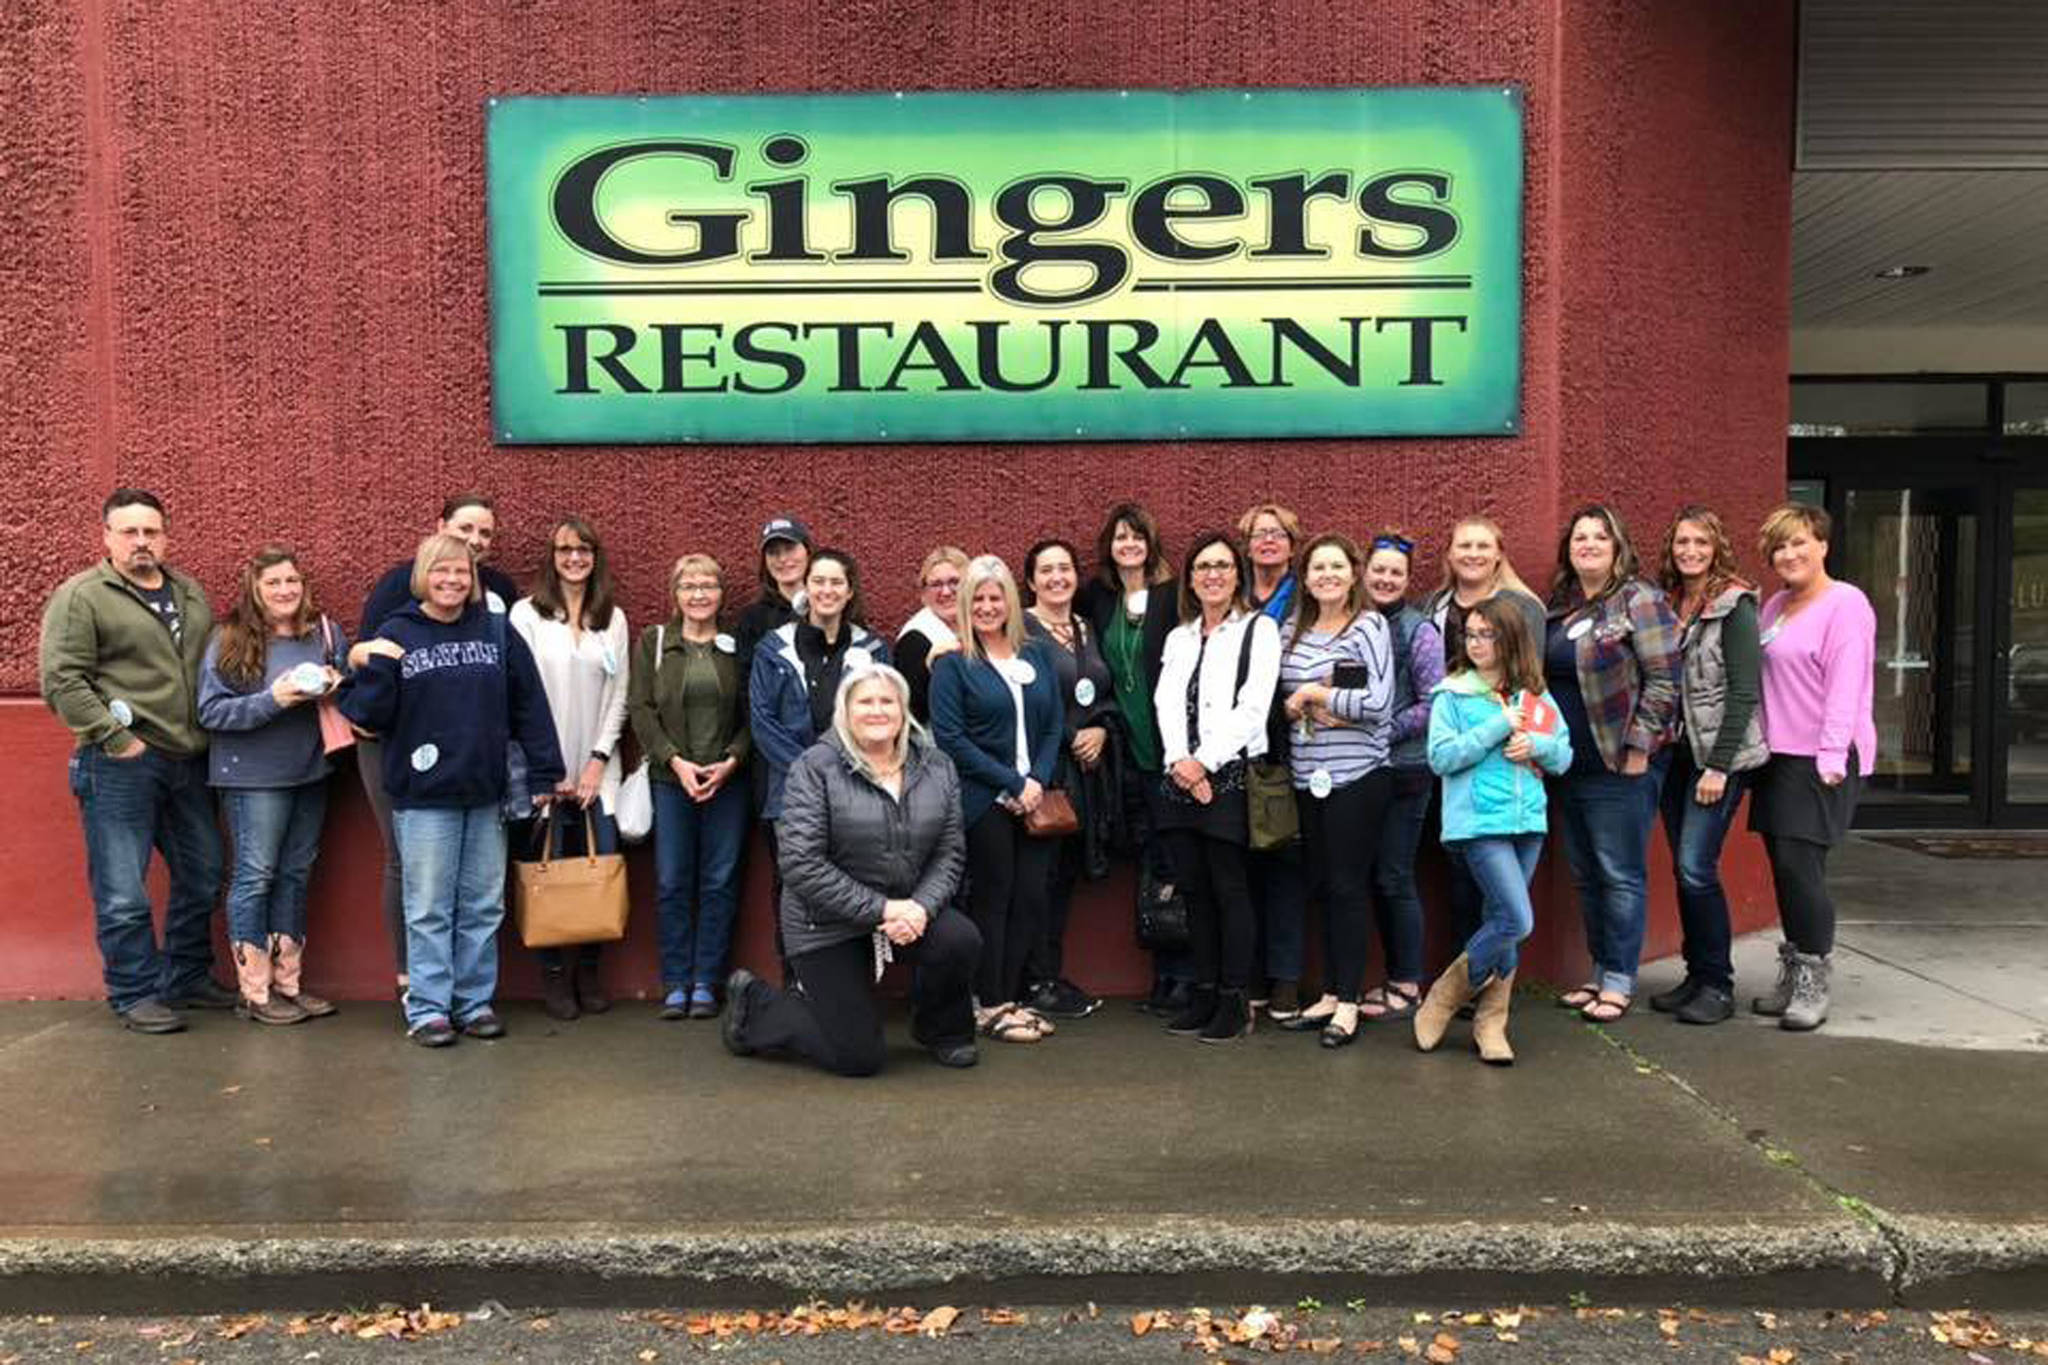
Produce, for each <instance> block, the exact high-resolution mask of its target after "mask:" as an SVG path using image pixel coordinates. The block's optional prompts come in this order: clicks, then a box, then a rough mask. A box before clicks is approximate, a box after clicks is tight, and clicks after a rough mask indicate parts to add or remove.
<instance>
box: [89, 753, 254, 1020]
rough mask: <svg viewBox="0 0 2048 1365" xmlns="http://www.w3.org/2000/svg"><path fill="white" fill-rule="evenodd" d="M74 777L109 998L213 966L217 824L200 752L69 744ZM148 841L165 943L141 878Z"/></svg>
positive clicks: (163, 986)
mask: <svg viewBox="0 0 2048 1365" xmlns="http://www.w3.org/2000/svg"><path fill="white" fill-rule="evenodd" d="M70 778H71V794H72V795H73V796H75V797H77V798H78V814H79V820H80V823H82V824H83V825H84V826H85V865H86V877H87V881H88V882H89V883H90V885H91V887H92V907H93V927H94V932H95V933H96V934H97V935H98V938H99V945H100V963H101V968H102V971H103V972H104V976H105V980H106V983H107V1003H108V1004H109V1005H111V1006H113V1007H114V1009H115V1010H116V1011H121V1010H126V1009H129V1008H132V1007H133V1006H135V1005H138V1004H140V1003H142V1002H143V1001H144V1000H149V999H152V998H158V997H171V998H175V997H177V996H180V995H184V994H186V993H187V992H188V991H190V990H192V989H193V988H194V987H196V986H198V985H199V983H200V982H202V981H204V980H206V979H207V976H208V973H209V972H210V971H211V970H212V967H213V903H214V900H215V899H216V898H217V897H218V896H219V895H220V877H221V850H220V825H219V823H218V822H217V820H216V819H215V816H214V812H213V792H212V791H211V790H210V789H209V788H208V787H207V785H206V758H205V756H204V755H201V756H199V757H197V758H173V757H171V756H170V755H169V754H163V753H158V752H157V751H156V750H155V749H145V750H144V751H143V752H142V754H141V755H140V756H138V757H136V758H128V759H120V758H108V757H107V756H106V755H105V754H104V753H101V752H100V750H99V749H98V748H97V747H96V746H95V747H87V748H82V749H78V750H75V751H73V753H72V755H71V767H70ZM152 848H154V849H155V850H156V851H157V852H158V853H161V854H162V855H163V859H164V867H165V869H166V870H168V871H169V872H170V874H171V894H170V899H169V901H168V902H167V904H166V905H165V907H164V937H163V947H162V949H161V950H159V949H158V947H157V938H156V924H155V921H154V920H153V919H152V918H151V916H150V909H149V891H148V889H147V888H146V887H145V885H144V883H143V877H144V876H145V874H146V873H147V872H148V871H149V851H150V850H151V849H152Z"/></svg>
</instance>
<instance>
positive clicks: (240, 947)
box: [230, 943, 306, 1024]
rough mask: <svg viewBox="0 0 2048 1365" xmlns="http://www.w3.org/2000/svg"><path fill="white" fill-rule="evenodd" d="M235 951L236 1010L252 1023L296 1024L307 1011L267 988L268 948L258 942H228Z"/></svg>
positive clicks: (268, 978)
mask: <svg viewBox="0 0 2048 1365" xmlns="http://www.w3.org/2000/svg"><path fill="white" fill-rule="evenodd" d="M230 946H231V947H233V949H234V953H235V980H236V983H237V984H238V986H239V987H240V990H241V996H242V998H241V1000H240V1001H239V1002H238V1003H237V1004H236V1005H235V1013H236V1014H238V1015H240V1016H241V1017H242V1018H244V1019H247V1020H248V1021H249V1022H250V1023H253V1024H296V1023H298V1022H299V1021H300V1020H301V1019H304V1018H305V1017H306V1012H305V1011H304V1010H302V1009H300V1008H299V1007H298V1006H297V1005H294V1004H292V1003H291V1002H290V1001H287V1000H280V999H277V998H276V997H275V996H274V995H273V993H272V991H271V989H270V975H271V970H270V950H269V949H268V948H266V947H265V946H264V945H262V944H260V943H236V944H232V945H230Z"/></svg>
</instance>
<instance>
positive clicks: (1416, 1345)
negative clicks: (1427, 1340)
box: [1394, 1337, 1422, 1356]
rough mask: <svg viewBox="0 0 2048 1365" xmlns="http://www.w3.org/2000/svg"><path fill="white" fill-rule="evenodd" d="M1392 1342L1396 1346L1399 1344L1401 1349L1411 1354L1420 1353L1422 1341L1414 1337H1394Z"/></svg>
mask: <svg viewBox="0 0 2048 1365" xmlns="http://www.w3.org/2000/svg"><path fill="white" fill-rule="evenodd" d="M1394 1344H1395V1345H1396V1346H1399V1347H1400V1348H1401V1349H1402V1350H1403V1351H1406V1352H1407V1353H1408V1354H1409V1355H1411V1356H1419V1355H1421V1354H1422V1343H1421V1342H1419V1341H1417V1340H1416V1339H1415V1338H1414V1337H1395V1338H1394Z"/></svg>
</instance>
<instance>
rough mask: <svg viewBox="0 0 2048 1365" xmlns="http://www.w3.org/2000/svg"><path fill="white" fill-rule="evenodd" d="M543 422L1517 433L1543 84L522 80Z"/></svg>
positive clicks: (529, 381)
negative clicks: (713, 87) (770, 84)
mask: <svg viewBox="0 0 2048 1365" xmlns="http://www.w3.org/2000/svg"><path fill="white" fill-rule="evenodd" d="M487 156H488V169H489V181H490V252H491V315H492V316H491V327H492V341H491V377H492V394H493V404H494V410H495V413H494V416H495V423H496V431H497V435H498V439H499V440H500V441H503V442H510V443H526V442H579V443H582V442H676V441H756V442H759V441H775V442H781V441H838V442H844V441H935V440H956V439H966V440H1034V441H1047V440H1086V439H1120V438H1122V439H1139V438H1162V437H1216V436H1362V435H1457V434H1495V435H1499V434H1508V433H1512V432H1514V431H1515V430H1516V428H1517V412H1518V406H1517V402H1518V387H1519V381H1520V375H1521V221H1522V220H1521V208H1522V102H1521V92H1520V91H1519V90H1518V89H1516V88H1513V87H1502V86H1489V87H1481V88H1464V89H1396V90H1205V91H1199V92H1189V93H1168V92H1161V91H1137V90H1133V91H1124V92H1118V91H1105V92H1087V93H1079V92H1077V93H1058V94H972V95H969V94H925V95H909V94H906V95H796V96H701V97H699V96H685V97H675V98H651V97H650V98H586V97H531V98H526V97H521V98H503V99H496V100H493V101H492V102H491V105H490V116H489V138H488V153H487Z"/></svg>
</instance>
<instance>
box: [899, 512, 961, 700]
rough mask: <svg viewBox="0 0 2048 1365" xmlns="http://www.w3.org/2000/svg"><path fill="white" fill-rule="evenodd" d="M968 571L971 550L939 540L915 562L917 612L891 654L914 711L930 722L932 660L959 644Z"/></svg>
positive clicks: (957, 646) (907, 624) (908, 622)
mask: <svg viewBox="0 0 2048 1365" xmlns="http://www.w3.org/2000/svg"><path fill="white" fill-rule="evenodd" d="M966 572H967V552H966V551H965V550H962V549H959V548H958V547H956V546H952V545H941V546H939V548H938V549H936V550H933V551H932V552H931V553H930V554H928V555H926V556H925V557H924V563H922V564H920V565H918V567H917V595H918V598H919V600H920V602H921V605H920V606H919V607H918V609H917V613H916V614H915V615H913V616H912V617H911V618H910V619H909V620H908V621H905V622H904V623H903V629H901V630H899V631H897V632H896V648H895V649H893V650H891V651H890V653H891V655H893V656H894V658H895V660H896V671H897V672H899V673H901V674H902V675H903V680H904V681H905V682H907V683H909V684H910V714H911V715H913V716H915V717H917V719H918V722H919V723H920V724H923V725H930V724H931V722H932V704H931V688H932V665H933V664H934V663H936V662H938V659H939V656H940V655H942V654H945V653H948V652H949V651H951V650H955V649H958V648H960V578H961V575H963V574H965V573H966Z"/></svg>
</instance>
